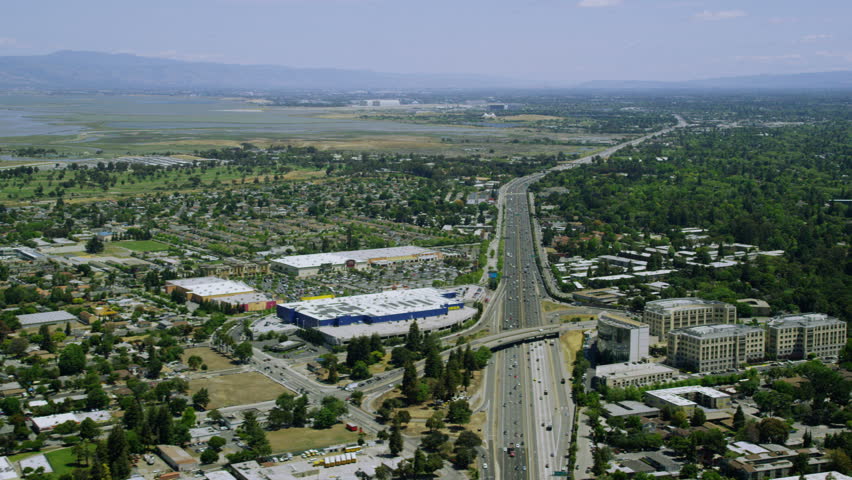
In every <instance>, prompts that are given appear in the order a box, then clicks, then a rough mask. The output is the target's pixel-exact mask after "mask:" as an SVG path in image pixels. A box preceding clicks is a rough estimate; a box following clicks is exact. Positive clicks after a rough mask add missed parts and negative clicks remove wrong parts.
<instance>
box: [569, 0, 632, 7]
mask: <svg viewBox="0 0 852 480" xmlns="http://www.w3.org/2000/svg"><path fill="white" fill-rule="evenodd" d="M621 1H622V0H580V3H578V4H577V6H578V7H586V8H598V7H616V6H618V5H621Z"/></svg>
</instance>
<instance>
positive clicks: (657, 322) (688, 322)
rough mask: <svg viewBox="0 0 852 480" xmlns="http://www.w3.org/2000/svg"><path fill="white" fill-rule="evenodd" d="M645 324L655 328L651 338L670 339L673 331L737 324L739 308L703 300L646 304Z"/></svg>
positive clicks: (661, 301)
mask: <svg viewBox="0 0 852 480" xmlns="http://www.w3.org/2000/svg"><path fill="white" fill-rule="evenodd" d="M642 321H643V322H645V323H647V324H648V325H650V326H651V332H650V333H651V335H654V336H657V337H659V339H660V341H663V340H665V339H666V334H667V333H668V332H669V330H675V329H678V328H686V327H694V326H697V325H712V324H719V323H737V308H736V307H734V306H733V305H731V304H729V303H724V302H719V301H716V300H702V299H700V298H667V299H665V300H654V301H652V302H648V303H647V304H645V313H644V315H643V316H642Z"/></svg>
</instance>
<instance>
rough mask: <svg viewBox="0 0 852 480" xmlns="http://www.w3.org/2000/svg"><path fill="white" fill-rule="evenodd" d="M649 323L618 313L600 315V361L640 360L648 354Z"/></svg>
mask: <svg viewBox="0 0 852 480" xmlns="http://www.w3.org/2000/svg"><path fill="white" fill-rule="evenodd" d="M648 343H649V342H648V325H646V324H644V323H642V322H638V321H636V320H633V319H631V318H628V317H626V316H624V315H618V314H616V313H609V312H604V313H601V314H600V316H599V317H598V354H599V355H600V359H599V361H600V363H604V364H605V363H619V362H638V361H639V360H642V359H643V358H645V357H647V356H648Z"/></svg>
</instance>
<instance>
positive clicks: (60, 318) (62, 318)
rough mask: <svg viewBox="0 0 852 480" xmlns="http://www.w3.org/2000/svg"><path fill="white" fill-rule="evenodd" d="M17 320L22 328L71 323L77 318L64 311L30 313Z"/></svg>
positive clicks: (20, 316) (19, 316)
mask: <svg viewBox="0 0 852 480" xmlns="http://www.w3.org/2000/svg"><path fill="white" fill-rule="evenodd" d="M18 320H19V321H20V322H21V326H22V327H30V326H34V325H42V324H45V323H60V322H71V321H75V320H77V317H75V316H74V315H71V314H70V313H68V312H66V311H64V310H57V311H55V312H42V313H30V314H27V315H18Z"/></svg>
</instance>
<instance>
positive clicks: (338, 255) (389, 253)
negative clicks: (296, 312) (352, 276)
mask: <svg viewBox="0 0 852 480" xmlns="http://www.w3.org/2000/svg"><path fill="white" fill-rule="evenodd" d="M437 253H438V252H436V251H435V250H430V249H428V248H423V247H415V246H413V245H409V246H403V247H388V248H373V249H369V250H351V251H346V252H330V253H312V254H308V255H291V256H289V257H282V258H276V259H275V260H272V261H273V262H276V263H281V264H284V265H287V266H290V267H293V268H312V267H319V266H321V265H326V264H330V265H343V264H345V263H346V262H347V261H348V260H354V261H355V262H356V263H367V262H371V261H374V260H381V259H386V258H396V257H406V256H413V255H429V254H437Z"/></svg>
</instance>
